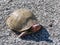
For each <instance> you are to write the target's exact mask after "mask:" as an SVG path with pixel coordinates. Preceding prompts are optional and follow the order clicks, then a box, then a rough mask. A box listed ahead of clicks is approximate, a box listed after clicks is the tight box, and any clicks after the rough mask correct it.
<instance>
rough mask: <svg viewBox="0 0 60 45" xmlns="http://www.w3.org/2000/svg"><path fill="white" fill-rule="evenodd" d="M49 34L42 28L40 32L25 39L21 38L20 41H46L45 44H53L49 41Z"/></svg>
mask: <svg viewBox="0 0 60 45" xmlns="http://www.w3.org/2000/svg"><path fill="white" fill-rule="evenodd" d="M49 36H50V35H49V33H48V31H47V29H45V28H42V29H41V30H40V31H38V32H36V33H33V34H30V35H26V36H25V37H22V38H21V39H23V40H33V41H36V42H39V41H47V42H53V41H52V40H51V39H49Z"/></svg>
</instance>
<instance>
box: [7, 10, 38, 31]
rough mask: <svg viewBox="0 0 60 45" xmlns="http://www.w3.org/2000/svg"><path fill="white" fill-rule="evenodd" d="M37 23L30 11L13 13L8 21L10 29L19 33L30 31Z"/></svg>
mask: <svg viewBox="0 0 60 45" xmlns="http://www.w3.org/2000/svg"><path fill="white" fill-rule="evenodd" d="M36 22H37V21H36V19H34V16H33V13H32V12H31V11H30V10H29V9H18V10H16V11H14V12H13V13H11V14H10V15H9V17H8V18H7V20H6V24H7V25H8V27H9V28H10V29H13V30H16V31H18V32H21V31H25V30H27V29H29V28H30V27H31V26H32V25H33V24H34V23H36Z"/></svg>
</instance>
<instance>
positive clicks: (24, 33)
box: [18, 32, 27, 38]
mask: <svg viewBox="0 0 60 45" xmlns="http://www.w3.org/2000/svg"><path fill="white" fill-rule="evenodd" d="M26 34H27V32H22V33H21V34H20V35H19V36H18V38H19V37H23V36H25V35H26Z"/></svg>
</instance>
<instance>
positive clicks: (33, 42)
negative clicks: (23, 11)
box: [0, 0, 60, 45]
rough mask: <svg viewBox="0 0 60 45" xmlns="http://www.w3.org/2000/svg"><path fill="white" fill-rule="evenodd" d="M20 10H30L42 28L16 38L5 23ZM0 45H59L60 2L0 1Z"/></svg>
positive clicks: (43, 0) (38, 0)
mask: <svg viewBox="0 0 60 45" xmlns="http://www.w3.org/2000/svg"><path fill="white" fill-rule="evenodd" d="M20 8H28V9H30V10H31V11H32V12H33V13H34V15H35V16H36V18H37V20H38V21H39V23H40V24H41V25H42V26H44V28H43V29H42V30H41V31H39V32H37V33H34V34H31V35H28V36H25V37H24V38H22V39H21V38H17V36H18V35H16V34H15V33H14V32H13V31H11V30H10V29H8V28H7V26H6V24H5V21H6V18H7V17H8V16H9V14H10V13H12V12H13V11H14V10H17V9H20ZM0 45H60V0H0Z"/></svg>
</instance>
